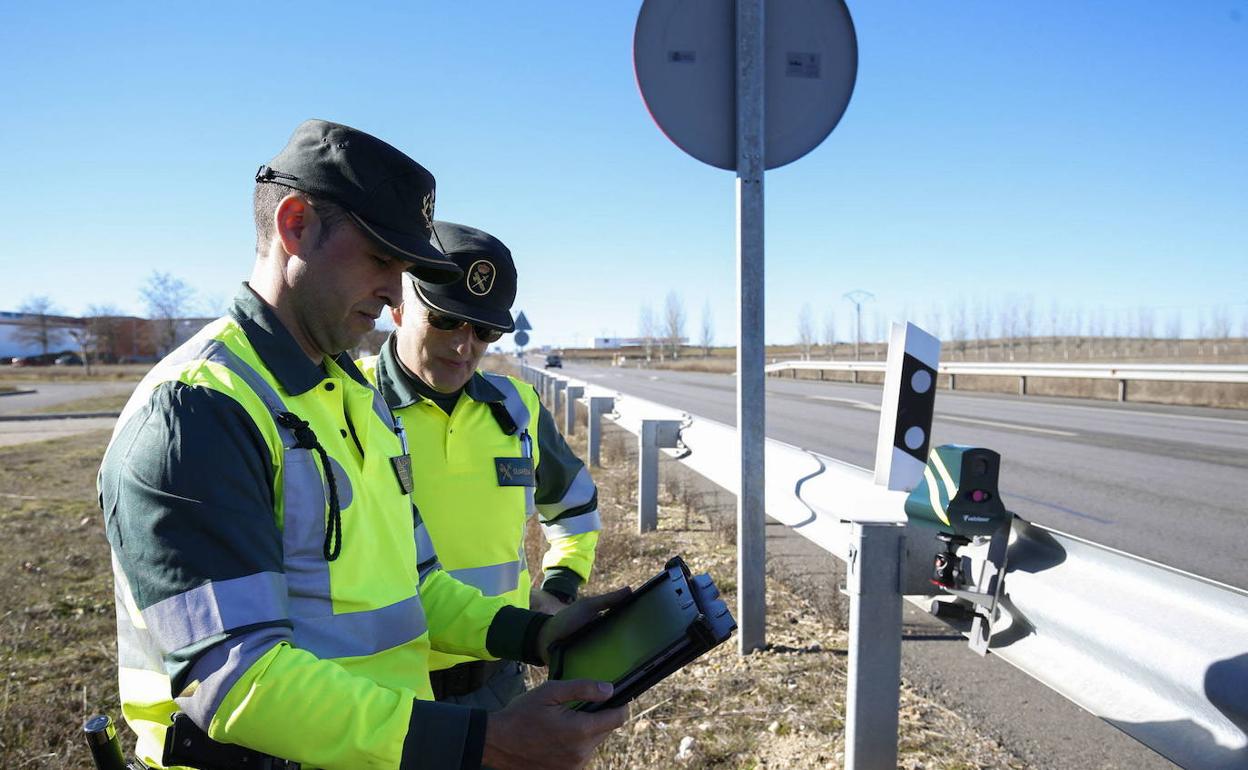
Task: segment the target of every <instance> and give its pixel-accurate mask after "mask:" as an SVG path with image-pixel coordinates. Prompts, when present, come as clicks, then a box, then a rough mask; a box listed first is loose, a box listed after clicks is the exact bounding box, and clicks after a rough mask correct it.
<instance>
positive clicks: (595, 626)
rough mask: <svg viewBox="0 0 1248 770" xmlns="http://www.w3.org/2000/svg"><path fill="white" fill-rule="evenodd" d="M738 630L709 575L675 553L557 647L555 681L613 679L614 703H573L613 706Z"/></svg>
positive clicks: (588, 706)
mask: <svg viewBox="0 0 1248 770" xmlns="http://www.w3.org/2000/svg"><path fill="white" fill-rule="evenodd" d="M736 628H737V623H736V621H735V620H733V618H732V614H731V613H730V612H729V611H728V605H726V604H725V603H724V602H723V600H721V599H720V598H719V589H718V588H716V587H715V583H714V581H713V580H711V577H710V575H705V574H703V575H697V576H696V577H695V576H693V575H692V574H691V573H690V571H689V567H688V566H687V565H686V564H685V562H684V559H682V558H680V557H679V556H676V557H673V558H672V559H671V560H670V561H668V562H667V564H666V566H665V567H664V569H663V571H662V572H660V573H659V574H657V575H655V576H654V577H652V578H650V579H649V580H647V581H646V582H645V584H644V585H642V586H641V587H640V588H638V589H637V590H636V591H634V592H633V593H632V594H631V595H630V596H629V597H628V598H627V599H626V600H624V602H623V603H621V604H619V605H617V606H616V607H613V608H611V609H610V610H608V611H607V612H605V613H603V614H602V615H601V616H600V617H598V618H597V619H595V620H594V621H592V622H591V623H589V624H587V625H586V626H584V627H583V628H581V629H579V630H578V631H577V632H576V633H574V634H572V635H571V636H569V637H567V638H565V639H561V640H560V641H559V642H556V643H555V644H554V645H552V646H551V650H550V678H551V679H597V680H601V681H606V682H611V683H612V684H613V685H614V686H615V692H614V693H613V694H612V696H611V698H610V699H609V700H607V701H605V702H602V703H578V704H574V705H573V708H576V709H579V710H582V711H598V710H600V709H604V708H614V707H616V706H621V705H623V704H625V703H628V702H629V701H631V700H632V699H634V698H636V697H637V696H638V695H640V694H641V693H643V692H645V691H646V690H648V689H650V688H651V687H653V686H654V685H655V684H657V683H658V682H660V681H662V680H663V679H665V678H666V677H668V676H669V675H671V674H672V673H674V672H676V671H679V670H680V669H681V668H683V667H684V666H685V665H686V664H688V663H689V662H690V661H692V660H694V659H695V658H697V657H699V656H700V655H702V654H703V653H705V652H706V651H707V650H710V649H711V648H713V647H716V646H717V645H720V644H722V643H723V642H725V641H726V640H727V639H728V638H729V637H730V636H732V632H733V631H735V630H736Z"/></svg>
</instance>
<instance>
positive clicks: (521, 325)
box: [516, 310, 533, 332]
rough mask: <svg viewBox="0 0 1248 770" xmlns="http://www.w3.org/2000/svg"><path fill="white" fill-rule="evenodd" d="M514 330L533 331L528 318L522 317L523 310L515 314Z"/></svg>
mask: <svg viewBox="0 0 1248 770" xmlns="http://www.w3.org/2000/svg"><path fill="white" fill-rule="evenodd" d="M516 331H518V332H529V331H533V327H532V326H530V325H529V319H527V318H525V317H524V311H523V310H521V311H520V314H519V315H517V316H516Z"/></svg>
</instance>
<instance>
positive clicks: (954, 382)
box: [949, 372, 958, 390]
mask: <svg viewBox="0 0 1248 770" xmlns="http://www.w3.org/2000/svg"><path fill="white" fill-rule="evenodd" d="M957 389H958V375H956V374H954V373H953V372H950V373H949V390H957Z"/></svg>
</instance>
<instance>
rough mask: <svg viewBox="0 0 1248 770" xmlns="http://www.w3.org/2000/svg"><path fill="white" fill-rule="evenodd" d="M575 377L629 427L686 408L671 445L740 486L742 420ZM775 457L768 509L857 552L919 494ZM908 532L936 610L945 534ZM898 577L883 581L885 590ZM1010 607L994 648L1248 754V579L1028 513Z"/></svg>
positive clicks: (1113, 707)
mask: <svg viewBox="0 0 1248 770" xmlns="http://www.w3.org/2000/svg"><path fill="white" fill-rule="evenodd" d="M802 363H815V364H817V363H823V362H802ZM871 363H874V362H871ZM878 366H879V368H880V369H881V370H882V369H883V364H882V363H880V364H878ZM943 370H944V367H942V371H943ZM524 374H525V376H526V378H528V379H529V380H530V382H534V383H535V384H536V385H538V387H539V392H543V387H542V383H543V382H546V381H548V380H550V379H551V376H550V375H548V374H546V373H545V372H542V371H541V370H534V369H531V368H526V369H525V372H524ZM563 379H565V380H568V381H570V382H572V383H574V384H575V385H576V386H578V387H582V388H583V389H584V391H583V392H584V393H585V396H586V399H588V398H589V397H592V396H598V397H600V398H602V397H605V396H609V397H611V398H612V399H613V403H614V412H613V413H611V414H610V415H609V416H610V418H611V419H614V420H615V422H616V424H617V425H619V426H621V427H623V428H625V429H626V430H629V431H630V432H633V433H638V434H639V433H640V432H641V426H642V421H643V420H652V419H668V420H672V419H674V420H679V421H680V423H681V428H680V435H679V444H680V446H679V448H678V449H674V450H663V451H668V452H669V453H670V454H673V455H674V456H676V455H679V462H681V463H682V464H683V465H685V466H687V467H689V468H691V469H692V470H694V471H696V472H698V473H699V474H701V475H702V476H704V477H706V478H707V479H709V480H710V481H712V482H714V483H715V484H717V485H718V486H720V487H723V488H724V489H725V490H727V491H728V492H730V493H733V494H735V493H736V489H735V487H736V484H737V483H738V479H737V474H736V473H735V472H734V469H735V467H736V457H735V446H736V444H735V441H734V438H735V429H734V428H732V427H730V426H727V425H724V424H723V423H719V422H716V421H714V420H709V419H706V418H703V417H698V416H696V415H692V414H688V413H685V412H682V411H680V410H676V409H673V408H671V407H667V406H663V405H661V404H655V403H653V402H649V401H646V400H644V399H639V398H635V397H632V396H629V395H627V394H622V393H617V392H614V391H607V390H605V389H602V388H597V387H594V386H593V385H591V384H589V383H585V382H583V381H579V380H575V379H572V378H567V377H565V378H563ZM766 463H767V488H766V511H767V515H768V516H770V517H771V518H773V519H775V520H777V521H779V522H781V523H783V524H785V525H787V526H789V527H790V528H792V529H793V530H794V531H795V532H797V533H799V534H801V535H802V536H804V537H806V538H808V539H809V540H811V541H812V542H814V543H816V544H817V545H819V546H820V547H821V548H822V549H823V550H825V551H827V552H829V553H831V554H833V555H835V556H836V557H838V558H840V559H841V560H843V561H846V562H847V564H848V563H851V562H852V561H853V560H854V558H855V557H856V556H857V554H856V553H851V551H853V550H854V549H855V548H860V547H861V546H862V544H863V541H862V540H861V539H860V538H859V536H860V530H861V528H862V527H863V525H864V523H865V524H870V523H878V524H890V523H891V524H896V525H901V524H905V523H906V522H907V518H906V515H905V512H904V503H905V500H906V497H907V493H906V492H901V491H890V490H887V489H885V488H883V487H881V486H878V485H876V484H875V483H873V473H872V471H870V470H867V469H864V468H859V467H857V466H854V465H850V464H848V463H844V462H841V461H839V460H836V459H834V458H831V457H827V456H826V455H821V454H819V453H817V452H811V451H808V450H804V449H802V448H800V447H796V446H793V445H791V444H786V443H784V442H780V441H776V440H773V439H768V441H767V446H766ZM1006 502H1007V503H1008V500H1007V501H1006ZM904 532H905V533H906V535H907V537H906V539H905V547H904V556H903V558H902V561H901V563H900V564H899V565H897V568H898V569H899V572H900V574H898V575H897V583H896V585H897V586H898V588H899V591H900V593H902V594H906V598H907V599H908V600H909V601H911V602H912V603H913V604H915V605H916V606H919V607H921V608H924V609H927V607H928V604H929V602H930V601H931V599H932V598H934V597H935V596H937V595H936V594H933V593H932V587H931V585H930V583H929V582H928V578H929V577H930V576H931V567H932V559H933V558H934V556H935V554H936V553H937V552H938V551H940V550H941V546H940V544H939V543H937V542H936V540H935V538H934V537H933V536H932V534H933V531H932V530H929V529H925V528H924V527H922V526H920V525H918V524H917V523H911V524H910V526H908V527H905V528H904ZM986 551H987V546H986V545H983V546H980V547H978V548H977V547H975V546H971V547H969V548H968V549H967V550H966V551H965V552H964V554H965V555H966V556H967V557H968V558H969V566H970V567H971V573H972V574H981V570H983V569H984V567H985V561H986V558H987V553H986ZM863 554H864V556H865V551H864V552H863ZM851 572H852V568H851ZM863 574H864V575H869V574H872V572H871V571H870V570H864V571H863ZM874 574H876V575H879V574H881V572H880V571H879V570H878V569H877V570H875V571H874ZM883 574H885V575H887V574H888V572H887V570H885V571H884V572H883ZM851 579H852V575H851ZM863 579H866V578H865V577H864V578H863ZM890 590H891V589H890V588H889V586H883V587H882V588H881V587H878V586H877V587H876V591H875V593H876V600H878V598H879V596H880V595H881V593H880V592H881V591H883V592H884V593H883V595H887V594H888V592H889V591H890ZM863 606H864V609H863V612H866V611H868V609H869V608H866V605H863ZM997 606H998V614H997V620H996V622H995V623H994V626H993V635H992V637H991V640H990V642H989V645H988V651H989V652H991V653H992V654H995V655H999V656H1000V657H1001V658H1003V659H1004V660H1006V661H1007V662H1009V663H1011V664H1012V665H1014V666H1015V667H1016V668H1018V669H1020V670H1021V671H1023V672H1024V673H1026V674H1028V675H1030V676H1031V677H1032V678H1034V679H1036V680H1037V681H1039V682H1041V683H1042V684H1044V685H1045V686H1047V687H1049V688H1051V689H1053V690H1055V691H1056V692H1058V693H1060V694H1062V695H1064V696H1065V697H1066V698H1068V699H1069V700H1071V701H1073V702H1074V703H1076V704H1078V705H1079V706H1081V707H1082V708H1084V709H1086V710H1087V711H1089V712H1091V713H1092V714H1095V715H1096V716H1098V717H1100V718H1101V719H1103V720H1105V721H1107V722H1109V723H1110V724H1112V725H1114V726H1115V727H1118V728H1119V729H1121V730H1122V731H1123V732H1125V733H1127V734H1128V735H1130V736H1131V737H1133V738H1134V739H1136V740H1138V741H1140V742H1141V743H1143V744H1145V745H1147V746H1149V747H1150V748H1152V749H1153V750H1154V751H1157V752H1158V753H1159V754H1161V755H1163V756H1165V757H1167V758H1168V759H1170V760H1171V761H1173V762H1175V763H1177V764H1179V765H1180V766H1182V767H1185V768H1201V769H1202V770H1203V769H1208V770H1232V769H1233V768H1237V769H1239V770H1242V769H1243V768H1246V767H1248V591H1244V590H1241V589H1238V588H1234V587H1232V586H1228V585H1224V584H1221V583H1217V582H1215V581H1211V580H1207V579H1205V578H1201V577H1199V576H1196V575H1192V574H1189V573H1185V572H1182V571H1180V570H1176V569H1172V568H1170V567H1167V566H1165V565H1162V564H1158V563H1155V562H1151V561H1148V560H1146V559H1142V558H1139V557H1137V556H1133V555H1131V554H1128V553H1124V552H1122V551H1118V550H1115V549H1112V548H1108V547H1106V546H1103V545H1099V544H1097V543H1093V542H1090V541H1088V540H1084V539H1082V538H1078V537H1074V536H1072V535H1067V534H1064V533H1062V532H1058V531H1056V530H1052V529H1049V528H1046V527H1043V526H1040V525H1038V524H1034V523H1029V522H1026V521H1023V520H1021V519H1018V518H1015V519H1014V521H1013V524H1012V525H1011V532H1010V537H1009V549H1008V566H1007V569H1006V573H1005V578H1004V581H1003V588H1002V593H1001V598H1000V601H999V603H998V605H997ZM885 614H886V613H885ZM852 620H853V619H852V618H851V621H852ZM857 620H858V625H863V626H869V625H870V623H869V622H867V623H864V618H861V617H860V618H858V619H857ZM865 620H866V621H870V620H872V618H871V617H867V618H865ZM877 620H878V618H877ZM959 630H961V631H965V630H966V629H965V628H959ZM852 631H854V628H853V626H852V625H851V632H852ZM854 685H855V682H854V681H853V679H852V676H851V685H850V686H851V688H852V687H853V686H854ZM857 686H858V687H859V688H860V689H861V688H862V687H870V682H869V681H863V680H860V681H858V682H857ZM883 702H884V703H887V702H888V701H887V699H886V698H885V699H884V701H883ZM877 706H878V704H877Z"/></svg>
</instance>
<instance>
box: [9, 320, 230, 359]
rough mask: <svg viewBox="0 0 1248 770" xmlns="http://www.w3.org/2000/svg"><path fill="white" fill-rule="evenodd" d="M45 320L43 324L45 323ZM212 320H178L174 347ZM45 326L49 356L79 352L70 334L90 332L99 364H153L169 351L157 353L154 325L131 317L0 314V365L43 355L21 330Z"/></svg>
mask: <svg viewBox="0 0 1248 770" xmlns="http://www.w3.org/2000/svg"><path fill="white" fill-rule="evenodd" d="M45 318H46V320H44V319H45ZM212 320H213V319H211V318H179V319H177V320H176V321H175V322H174V345H173V346H174V347H177V346H178V345H181V344H182V343H183V342H185V341H187V340H188V339H190V338H191V337H192V336H193V335H194V334H195V332H197V331H199V330H200V329H201V328H203V327H204V325H205V324H207V323H208V322H210V321H212ZM41 323H47V324H48V327H49V332H50V333H49V335H48V352H49V353H59V352H62V351H73V352H74V353H79V352H81V351H80V350H79V343H78V340H76V339H74V334H73V332H79V333H81V332H83V331H89V332H90V334H91V337H92V349H93V350H94V351H95V355H96V356H97V358H98V360H100V361H105V362H109V363H113V362H117V361H122V362H126V361H131V362H134V361H137V362H142V361H155V360H157V359H159V358H160V356H161V355H162V354H164V353H167V352H169V351H167V350H165V351H162V350H158V349H157V346H156V339H157V335H156V333H155V331H156V329H155V328H154V326H155V322H154V321H151V320H149V319H146V318H136V317H134V316H93V317H90V318H75V317H73V316H53V315H50V316H46V317H40V316H38V315H33V314H28V313H12V312H6V311H0V362H7V361H8V359H10V358H13V357H14V356H35V355H39V354H41V353H43V352H44V351H43V349H42V346H41V345H40V344H39V342H38V341H37V340H34V339H32V338H31V335H30V334H23V332H22V330H23V329H27V328H30V327H32V326H36V325H38V324H41Z"/></svg>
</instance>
